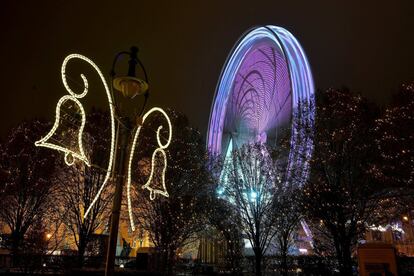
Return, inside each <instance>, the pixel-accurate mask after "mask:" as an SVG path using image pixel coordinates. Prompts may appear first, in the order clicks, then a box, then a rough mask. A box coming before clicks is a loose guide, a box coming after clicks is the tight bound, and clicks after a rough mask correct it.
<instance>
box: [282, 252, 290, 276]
mask: <svg viewBox="0 0 414 276" xmlns="http://www.w3.org/2000/svg"><path fill="white" fill-rule="evenodd" d="M281 257H282V263H281V264H280V266H281V270H282V275H283V276H287V275H288V265H287V252H286V251H283V250H282V252H281Z"/></svg>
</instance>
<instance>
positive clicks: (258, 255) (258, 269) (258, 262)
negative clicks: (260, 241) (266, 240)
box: [254, 248, 263, 276]
mask: <svg viewBox="0 0 414 276" xmlns="http://www.w3.org/2000/svg"><path fill="white" fill-rule="evenodd" d="M254 255H255V275H256V276H261V275H262V259H263V256H262V252H261V250H260V248H259V249H256V250H254Z"/></svg>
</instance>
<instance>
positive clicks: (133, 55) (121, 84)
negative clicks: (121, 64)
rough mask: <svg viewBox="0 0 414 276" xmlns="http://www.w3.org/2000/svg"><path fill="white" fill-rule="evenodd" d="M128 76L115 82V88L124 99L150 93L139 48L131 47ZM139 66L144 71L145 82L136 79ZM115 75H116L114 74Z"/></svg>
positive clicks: (120, 77) (121, 77) (117, 78)
mask: <svg viewBox="0 0 414 276" xmlns="http://www.w3.org/2000/svg"><path fill="white" fill-rule="evenodd" d="M128 55H129V61H128V64H129V66H128V75H127V76H119V77H116V78H115V79H114V80H113V86H114V88H115V89H116V90H118V91H120V92H121V93H122V95H124V97H128V98H131V99H132V98H134V97H135V96H137V95H143V94H145V93H146V92H147V91H148V82H147V81H146V79H147V75H146V73H145V69H144V67H143V65H142V63H141V62H140V61H139V60H138V48H137V47H134V46H133V47H131V51H130V52H128ZM137 64H139V65H140V66H141V67H142V69H143V70H144V74H145V81H144V80H142V79H139V78H137V77H136V73H135V67H136V66H137ZM114 74H115V73H114Z"/></svg>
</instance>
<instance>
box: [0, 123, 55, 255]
mask: <svg viewBox="0 0 414 276" xmlns="http://www.w3.org/2000/svg"><path fill="white" fill-rule="evenodd" d="M47 128H48V126H47V125H46V124H44V123H42V122H40V121H37V120H34V121H30V122H23V123H21V124H20V125H19V126H17V127H16V128H14V129H13V130H12V131H11V133H10V135H9V136H8V137H7V140H6V142H5V143H3V144H2V145H1V148H0V150H1V154H0V169H1V182H0V221H1V222H2V223H3V224H5V225H6V226H7V227H8V228H9V230H10V233H11V241H10V249H11V252H12V254H13V255H17V254H19V252H20V250H21V249H22V248H23V246H24V241H25V238H27V234H28V233H29V232H30V231H31V230H33V229H32V228H33V227H34V226H35V225H43V223H45V222H46V221H47V220H48V219H50V217H49V215H50V210H52V208H51V206H52V204H53V203H54V202H53V195H54V194H55V189H54V185H53V174H54V170H55V165H56V164H55V155H54V154H51V153H50V152H46V151H44V150H43V149H40V148H38V147H35V146H34V141H36V140H37V139H38V137H40V134H43V133H44V132H45V131H46V130H47ZM33 231H34V230H33Z"/></svg>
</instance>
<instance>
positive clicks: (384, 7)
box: [0, 0, 414, 137]
mask: <svg viewBox="0 0 414 276" xmlns="http://www.w3.org/2000/svg"><path fill="white" fill-rule="evenodd" d="M262 24H274V25H278V26H282V27H284V28H286V29H288V30H290V31H291V32H292V33H293V34H294V35H295V36H296V37H297V38H298V39H299V41H300V43H301V44H302V46H303V48H304V49H305V52H306V53H307V56H308V58H309V61H310V64H311V67H312V70H313V74H314V78H315V83H316V87H317V88H320V89H325V88H328V87H341V86H342V85H346V86H348V87H350V88H351V89H352V90H354V91H357V92H361V93H363V94H364V95H366V96H368V97H369V98H371V99H374V100H376V101H378V102H379V103H384V102H386V101H387V99H388V98H389V96H390V94H391V93H392V92H393V91H395V90H396V89H397V87H398V85H399V84H401V83H402V82H408V81H410V80H414V69H413V67H414V54H413V50H414V31H413V30H414V1H411V0H407V1H291V0H286V1H276V0H273V1H258V0H256V1H226V0H221V1H195V0H192V1H155V0H151V1H150V0H148V1H142V0H139V1H138V0H136V1H112V2H110V1H74V0H70V1H61V0H60V1H59V0H54V1H40V0H39V1H15V0H7V1H2V3H1V7H0V26H1V32H2V34H1V43H0V60H1V62H2V66H1V74H0V78H1V82H2V93H1V95H2V99H1V101H0V116H1V118H2V119H1V127H0V137H4V135H5V134H6V133H7V131H8V130H9V128H10V127H12V126H13V125H15V124H17V123H18V122H19V121H21V120H22V119H28V118H32V117H44V118H49V119H51V120H52V119H53V116H54V109H55V106H56V102H57V101H58V99H59V98H60V97H61V96H63V95H64V94H66V91H65V89H64V88H63V85H62V82H61V78H60V66H61V63H62V61H63V59H64V57H65V56H66V55H68V54H70V53H80V54H84V55H86V56H88V57H90V58H91V59H92V60H94V61H95V62H96V63H97V64H98V65H99V67H100V68H101V69H102V71H103V72H104V73H108V72H109V70H110V66H111V63H112V60H113V57H114V55H115V54H116V53H117V52H118V51H121V50H124V49H128V48H129V47H130V46H131V45H137V46H138V47H139V48H140V55H139V56H140V58H141V60H142V61H143V63H144V64H145V67H146V69H147V71H148V73H149V78H150V85H151V93H152V94H151V98H150V102H149V106H153V105H157V106H161V107H173V108H175V109H178V110H179V111H182V112H184V113H186V114H187V115H188V116H189V117H190V120H191V122H192V123H193V124H194V125H195V126H198V127H199V128H200V129H201V130H202V131H203V132H205V130H206V128H207V123H208V118H209V112H210V105H211V102H212V99H213V96H214V91H215V86H216V83H217V81H218V77H219V74H220V71H221V68H222V66H223V64H224V62H225V59H226V57H227V55H228V53H229V51H230V50H231V48H232V46H233V44H234V43H235V42H236V41H237V39H238V38H239V37H240V35H241V34H242V33H243V32H245V31H246V30H247V29H249V28H250V27H252V26H255V25H262ZM79 73H81V72H79ZM93 93H98V94H99V93H103V92H101V91H94V92H93ZM102 95H103V94H100V95H99V97H102ZM97 101H98V102H99V101H101V100H98V99H97ZM102 101H103V99H102Z"/></svg>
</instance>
